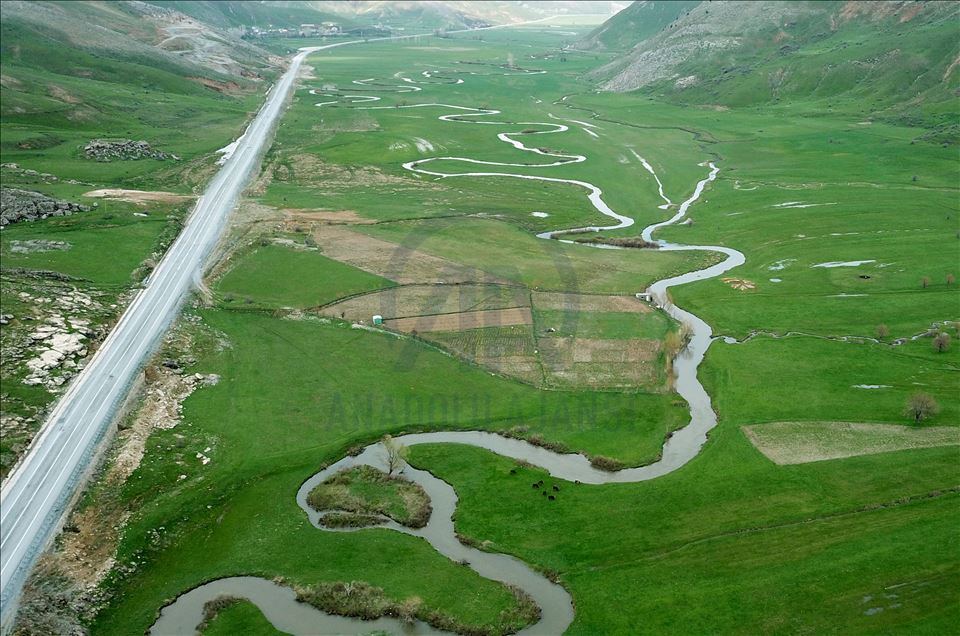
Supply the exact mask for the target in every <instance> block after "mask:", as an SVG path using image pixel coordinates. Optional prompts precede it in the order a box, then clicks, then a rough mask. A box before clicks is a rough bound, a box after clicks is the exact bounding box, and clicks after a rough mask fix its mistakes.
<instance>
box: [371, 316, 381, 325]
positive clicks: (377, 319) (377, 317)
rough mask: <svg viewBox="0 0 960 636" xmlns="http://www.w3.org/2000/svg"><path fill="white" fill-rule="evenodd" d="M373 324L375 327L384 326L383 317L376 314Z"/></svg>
mask: <svg viewBox="0 0 960 636" xmlns="http://www.w3.org/2000/svg"><path fill="white" fill-rule="evenodd" d="M373 324H374V325H382V324H383V316H381V315H380V314H376V315H375V316H374V317H373Z"/></svg>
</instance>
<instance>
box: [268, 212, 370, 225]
mask: <svg viewBox="0 0 960 636" xmlns="http://www.w3.org/2000/svg"><path fill="white" fill-rule="evenodd" d="M282 212H283V214H284V220H285V221H286V222H288V223H291V222H292V223H300V222H306V223H346V224H370V223H376V221H374V220H373V219H365V218H363V217H362V216H360V215H359V214H357V213H356V212H354V211H353V210H294V209H289V208H287V209H284V210H282Z"/></svg>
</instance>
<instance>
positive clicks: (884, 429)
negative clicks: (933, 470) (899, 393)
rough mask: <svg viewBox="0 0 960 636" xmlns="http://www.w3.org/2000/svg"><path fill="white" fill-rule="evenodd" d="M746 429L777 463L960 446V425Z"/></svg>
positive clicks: (776, 425) (815, 425)
mask: <svg viewBox="0 0 960 636" xmlns="http://www.w3.org/2000/svg"><path fill="white" fill-rule="evenodd" d="M742 428H743V432H744V434H745V435H746V436H747V439H749V440H750V441H751V442H752V443H753V445H754V446H756V447H757V450H759V451H760V452H761V453H763V454H764V455H766V456H767V457H768V458H769V459H770V460H771V461H773V462H774V463H775V464H780V465H786V464H805V463H808V462H818V461H823V460H827V459H840V458H843V457H856V456H857V455H873V454H875V453H889V452H892V451H899V450H907V449H911V448H933V447H937V446H957V445H960V428H955V427H947V426H934V427H929V428H915V427H912V426H900V425H897V424H862V423H856V422H772V423H769V424H756V425H751V426H743V427H742Z"/></svg>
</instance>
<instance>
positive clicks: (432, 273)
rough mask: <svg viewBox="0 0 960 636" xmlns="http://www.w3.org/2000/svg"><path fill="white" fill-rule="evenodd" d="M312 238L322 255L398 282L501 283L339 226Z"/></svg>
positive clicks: (326, 228)
mask: <svg viewBox="0 0 960 636" xmlns="http://www.w3.org/2000/svg"><path fill="white" fill-rule="evenodd" d="M313 238H314V240H315V241H316V242H317V245H318V246H319V247H320V249H321V251H322V252H323V255H324V256H327V257H328V258H332V259H334V260H337V261H340V262H342V263H347V264H348V265H353V266H354V267H357V268H359V269H362V270H364V271H366V272H370V273H371V274H377V275H378V276H383V277H384V278H389V279H390V280H393V281H396V282H397V283H399V284H401V285H410V284H415V283H473V282H478V281H483V282H490V283H503V282H506V281H501V280H499V279H496V278H495V277H493V276H491V275H490V274H488V273H486V272H484V271H482V270H479V269H474V268H472V267H467V266H465V265H460V264H459V263H455V262H453V261H450V260H447V259H445V258H440V257H439V256H433V255H431V254H427V253H426V252H422V251H420V250H416V249H411V248H408V247H404V246H402V245H398V244H396V243H390V242H388V241H381V240H380V239H376V238H373V237H370V236H366V235H365V234H361V233H359V232H353V231H351V230H350V229H348V228H346V227H344V226H341V225H323V226H320V227H317V228H315V229H314V232H313Z"/></svg>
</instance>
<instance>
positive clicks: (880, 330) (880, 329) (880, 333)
mask: <svg viewBox="0 0 960 636" xmlns="http://www.w3.org/2000/svg"><path fill="white" fill-rule="evenodd" d="M889 335H890V327H888V326H886V325H884V324H879V325H877V338H878V339H880V340H883V339H884V338H886V337H887V336H889Z"/></svg>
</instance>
